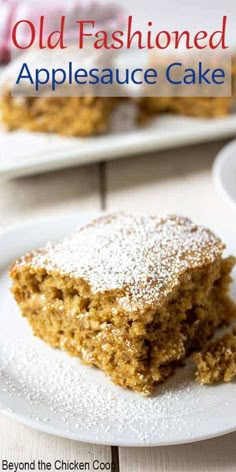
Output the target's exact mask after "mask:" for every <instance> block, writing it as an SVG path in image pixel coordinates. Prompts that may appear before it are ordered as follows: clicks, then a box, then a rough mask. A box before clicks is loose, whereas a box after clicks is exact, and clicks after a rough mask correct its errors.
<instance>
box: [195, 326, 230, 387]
mask: <svg viewBox="0 0 236 472" xmlns="http://www.w3.org/2000/svg"><path fill="white" fill-rule="evenodd" d="M193 360H194V361H195V363H196V366H197V373H196V378H197V381H198V382H199V383H201V384H213V383H216V382H220V381H224V382H230V381H231V380H232V379H233V378H234V377H236V328H234V329H233V331H232V332H230V333H227V334H225V335H224V336H222V337H221V338H219V339H217V340H216V341H214V342H212V343H210V344H209V346H207V348H206V349H205V350H204V351H203V352H198V353H196V354H194V356H193Z"/></svg>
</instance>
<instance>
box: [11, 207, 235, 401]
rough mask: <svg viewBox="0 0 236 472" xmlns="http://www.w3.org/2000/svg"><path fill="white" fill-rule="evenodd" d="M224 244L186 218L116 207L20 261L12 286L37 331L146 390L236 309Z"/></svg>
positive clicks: (115, 378) (115, 377)
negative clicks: (159, 215) (113, 211)
mask: <svg viewBox="0 0 236 472" xmlns="http://www.w3.org/2000/svg"><path fill="white" fill-rule="evenodd" d="M223 251H224V245H223V243H222V242H221V241H220V239H219V238H217V237H216V236H215V235H214V234H213V233H212V232H211V231H209V230H208V229H206V228H203V227H200V226H197V225H195V224H194V223H193V222H192V221H191V220H189V219H187V218H184V217H179V216H168V217H165V218H158V217H155V216H149V215H145V214H137V215H135V214H134V215H133V214H125V213H117V214H112V215H107V216H103V217H101V218H99V219H97V220H95V221H94V222H92V223H91V224H89V225H87V226H85V227H83V228H82V229H79V230H78V231H76V232H75V233H74V234H72V235H70V236H68V237H67V238H65V239H64V240H62V241H60V242H59V243H57V244H51V243H49V244H47V245H46V246H45V247H44V248H42V249H39V250H37V251H35V252H32V253H30V254H27V255H26V256H24V257H22V258H21V259H19V260H18V261H16V262H15V264H14V265H13V266H12V268H11V270H10V275H11V277H12V280H13V287H12V291H13V294H14V296H15V299H16V301H17V302H18V304H19V306H20V308H21V311H22V314H23V316H25V317H26V318H27V319H28V321H29V323H30V324H31V326H32V328H33V332H34V334H35V335H36V336H39V337H40V338H42V339H43V340H44V341H46V342H47V343H48V344H50V345H51V346H53V347H57V348H61V349H64V350H66V351H67V352H68V353H70V354H71V355H73V356H78V357H80V358H81V359H82V361H83V362H84V363H86V364H89V365H93V366H96V367H98V368H100V369H102V370H103V371H104V372H105V373H106V374H107V375H108V376H109V377H110V378H111V380H112V381H113V382H115V383H116V384H118V385H121V386H123V387H128V388H131V389H133V390H135V391H138V392H141V393H143V394H146V395H147V394H151V393H152V392H153V391H154V388H155V386H156V384H158V383H159V382H162V381H164V380H165V379H166V378H167V377H168V376H169V375H170V374H171V373H172V372H173V371H174V369H175V368H176V366H177V365H179V364H180V362H181V361H182V360H183V359H184V358H185V357H186V356H187V355H188V353H189V352H190V351H191V350H192V349H197V348H199V347H201V346H203V345H204V344H205V343H206V341H207V339H209V338H210V337H211V336H212V335H213V334H214V332H215V330H216V328H217V327H218V326H221V325H222V324H224V323H226V324H227V323H229V322H230V321H231V320H232V319H233V317H234V316H235V306H234V304H233V302H232V301H231V300H230V298H229V295H228V290H229V284H230V281H231V278H230V272H231V269H232V267H233V265H234V262H235V261H234V258H233V257H228V258H223Z"/></svg>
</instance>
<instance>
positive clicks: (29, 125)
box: [1, 91, 115, 137]
mask: <svg viewBox="0 0 236 472" xmlns="http://www.w3.org/2000/svg"><path fill="white" fill-rule="evenodd" d="M114 103H115V102H114V99H112V98H105V97H87V96H85V97H43V96H42V97H12V96H11V93H10V92H9V91H7V92H5V93H4V95H3V97H2V103H1V112H2V121H3V123H4V124H5V126H6V127H7V128H8V130H9V131H14V130H17V129H25V130H28V131H41V132H46V133H58V134H60V135H64V136H81V137H84V136H91V135H96V134H100V133H103V132H104V131H106V130H107V128H108V125H109V121H110V117H111V112H112V108H113V106H114Z"/></svg>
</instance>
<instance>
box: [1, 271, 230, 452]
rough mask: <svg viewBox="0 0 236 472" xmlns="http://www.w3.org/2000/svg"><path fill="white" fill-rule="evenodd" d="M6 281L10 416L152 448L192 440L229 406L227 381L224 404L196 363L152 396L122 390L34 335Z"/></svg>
mask: <svg viewBox="0 0 236 472" xmlns="http://www.w3.org/2000/svg"><path fill="white" fill-rule="evenodd" d="M0 285H1V289H2V293H3V294H4V297H2V299H1V301H0V333H2V335H1V334H0V341H1V342H0V394H1V396H0V407H1V406H2V409H3V410H4V411H7V413H10V414H11V415H14V412H16V413H17V414H21V415H22V416H23V417H24V419H25V420H27V421H30V422H32V423H33V424H34V425H35V426H36V427H37V425H38V426H39V427H40V428H41V429H44V430H45V431H49V432H54V433H58V434H64V435H65V436H68V437H71V438H74V439H75V438H77V439H78V440H85V441H90V442H100V443H107V444H116V443H117V444H125V443H127V444H138V445H149V444H154V443H162V442H168V441H169V442H171V441H174V440H175V438H181V437H184V438H185V441H186V440H189V441H190V440H191V439H192V438H194V435H195V432H196V429H197V428H198V427H199V426H200V425H201V422H205V421H206V417H207V416H208V418H209V415H211V414H214V412H215V408H217V407H218V405H219V403H220V404H221V406H220V412H221V411H222V408H224V411H226V409H227V405H226V402H227V403H228V405H229V406H228V408H229V411H230V408H231V398H230V395H229V394H228V393H227V392H228V390H227V387H228V386H227V387H226V386H224V385H223V386H222V393H221V396H220V402H219V397H218V391H217V389H216V388H208V389H207V388H204V387H201V386H199V385H197V384H196V382H195V381H194V378H193V366H192V364H191V363H190V364H189V365H187V366H186V368H184V369H179V371H178V372H177V374H176V375H175V376H174V378H172V379H170V380H169V381H168V382H167V383H166V384H165V385H163V386H160V387H158V389H157V391H156V394H155V396H152V397H149V398H147V397H142V396H141V395H139V394H136V393H134V392H131V391H127V390H124V389H122V388H120V387H116V386H115V385H113V384H112V383H111V382H110V381H109V379H107V378H106V377H105V375H104V374H103V373H102V372H101V371H99V370H97V369H94V368H88V367H85V366H83V365H82V364H81V363H80V361H79V360H78V359H76V358H70V357H68V356H67V355H66V354H65V353H63V352H61V351H58V350H55V349H52V348H50V347H48V346H47V345H45V344H44V343H43V342H42V341H40V340H39V339H36V338H33V336H32V334H31V330H30V328H29V326H28V324H27V322H26V321H25V320H24V319H22V318H21V317H20V316H19V312H18V308H17V307H16V304H15V303H14V301H13V300H12V297H11V296H10V294H8V287H9V281H8V280H7V276H5V281H4V286H3V283H2V280H0ZM4 302H5V308H6V307H7V308H8V313H9V315H10V323H9V319H8V318H7V317H6V316H5V313H6V312H5V310H3V308H4V307H3V306H2V303H4ZM232 388H234V387H232ZM222 405H224V407H223V406H222ZM206 412H207V415H206Z"/></svg>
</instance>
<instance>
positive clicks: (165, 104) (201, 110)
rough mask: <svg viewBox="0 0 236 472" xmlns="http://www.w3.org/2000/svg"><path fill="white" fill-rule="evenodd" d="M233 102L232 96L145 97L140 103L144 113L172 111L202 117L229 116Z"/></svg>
mask: <svg viewBox="0 0 236 472" xmlns="http://www.w3.org/2000/svg"><path fill="white" fill-rule="evenodd" d="M232 104H233V99H232V97H145V98H142V99H141V100H140V103H139V105H140V111H141V113H142V114H143V113H144V114H151V115H152V114H156V113H163V112H170V113H176V114H179V115H186V116H196V117H202V118H220V117H223V116H227V115H228V114H229V113H230V112H231V109H232Z"/></svg>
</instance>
